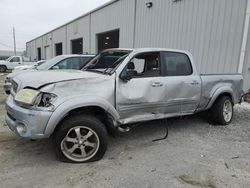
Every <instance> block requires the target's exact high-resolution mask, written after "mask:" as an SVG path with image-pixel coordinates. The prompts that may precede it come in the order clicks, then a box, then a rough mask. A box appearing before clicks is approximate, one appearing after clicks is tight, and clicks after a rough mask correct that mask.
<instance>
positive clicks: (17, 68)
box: [12, 60, 46, 72]
mask: <svg viewBox="0 0 250 188" xmlns="http://www.w3.org/2000/svg"><path fill="white" fill-rule="evenodd" d="M45 62H46V60H40V61H37V62H36V63H34V64H32V65H21V66H17V67H15V68H14V69H13V70H12V72H18V71H23V70H29V69H35V68H36V67H38V66H40V65H42V64H43V63H45Z"/></svg>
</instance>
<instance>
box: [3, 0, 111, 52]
mask: <svg viewBox="0 0 250 188" xmlns="http://www.w3.org/2000/svg"><path fill="white" fill-rule="evenodd" d="M108 1H110V0H0V50H13V46H14V41H13V27H15V33H16V47H17V51H23V50H25V46H26V42H27V41H29V40H31V39H33V38H35V37H37V36H39V35H42V34H44V33H46V32H48V31H50V30H52V29H54V28H56V27H58V26H60V25H63V24H65V23H66V22H68V21H70V20H73V19H75V18H76V17H79V16H81V15H83V14H85V13H87V12H89V11H91V10H92V9H94V8H96V7H98V6H100V5H102V4H104V3H106V2H108Z"/></svg>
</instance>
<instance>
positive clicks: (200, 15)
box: [27, 0, 250, 87]
mask: <svg viewBox="0 0 250 188" xmlns="http://www.w3.org/2000/svg"><path fill="white" fill-rule="evenodd" d="M150 1H151V2H153V7H152V8H147V6H146V3H147V2H149V1H148V0H119V1H116V2H113V3H111V4H109V5H107V6H104V7H102V8H100V9H98V10H95V11H94V12H92V13H90V14H88V15H85V16H84V17H81V18H78V19H76V20H74V21H72V22H70V23H67V24H66V25H64V26H62V27H60V28H58V29H56V30H54V31H52V33H49V34H46V35H44V36H41V37H40V39H42V45H43V46H42V57H43V58H44V51H45V49H44V46H45V45H48V46H49V47H50V48H51V54H53V55H54V44H55V43H57V42H62V43H63V53H64V54H65V53H71V42H70V41H71V40H72V39H77V38H83V52H88V53H96V52H97V34H99V33H103V32H107V31H111V30H114V29H119V30H120V40H119V42H120V47H125V48H133V47H164V48H175V49H182V50H187V51H190V52H191V53H192V54H193V55H194V58H195V60H196V65H197V68H198V71H199V72H201V73H235V72H237V69H238V65H239V56H240V50H241V43H242V37H243V28H244V21H245V14H246V5H247V0H180V1H177V2H174V1H173V0H150ZM135 7H136V9H135ZM48 35H49V36H51V38H52V39H51V40H50V41H46V40H45V39H46V38H48ZM249 37H250V34H249ZM249 37H248V38H249ZM40 39H39V40H33V41H31V42H30V43H29V46H30V48H29V49H27V50H28V54H29V55H30V56H31V59H32V60H33V59H34V58H36V56H37V54H36V53H37V52H36V51H37V50H36V48H37V47H39V46H40V45H41V44H40V43H41V42H38V41H40ZM249 40H250V39H249ZM249 43H250V42H249V41H248V54H247V55H246V61H245V64H244V76H245V79H246V82H245V83H246V84H248V85H250V83H249V82H250V76H249V72H247V71H246V69H248V68H246V67H250V66H249V62H250V57H249V56H250V55H249V46H250V44H249ZM34 48H35V49H34ZM29 51H30V52H29ZM246 87H248V86H246Z"/></svg>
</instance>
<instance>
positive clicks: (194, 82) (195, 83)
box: [190, 80, 199, 86]
mask: <svg viewBox="0 0 250 188" xmlns="http://www.w3.org/2000/svg"><path fill="white" fill-rule="evenodd" d="M190 84H191V85H193V86H194V85H199V82H197V81H196V80H194V81H192V82H191V83H190Z"/></svg>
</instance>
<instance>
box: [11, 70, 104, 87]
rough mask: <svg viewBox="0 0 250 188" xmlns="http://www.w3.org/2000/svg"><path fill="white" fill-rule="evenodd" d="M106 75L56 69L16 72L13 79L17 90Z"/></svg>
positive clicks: (99, 77) (99, 78)
mask: <svg viewBox="0 0 250 188" xmlns="http://www.w3.org/2000/svg"><path fill="white" fill-rule="evenodd" d="M104 77H107V76H106V75H102V74H98V73H92V72H86V71H78V70H64V71H62V70H58V71H57V70H56V71H51V70H50V71H34V72H25V73H24V74H18V75H17V76H15V77H14V78H13V80H14V81H15V82H16V83H17V84H18V91H19V90H21V89H23V88H25V87H32V88H40V87H43V86H45V85H49V84H52V83H58V82H64V81H72V80H79V79H86V80H92V79H97V80H102V79H103V78H104Z"/></svg>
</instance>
